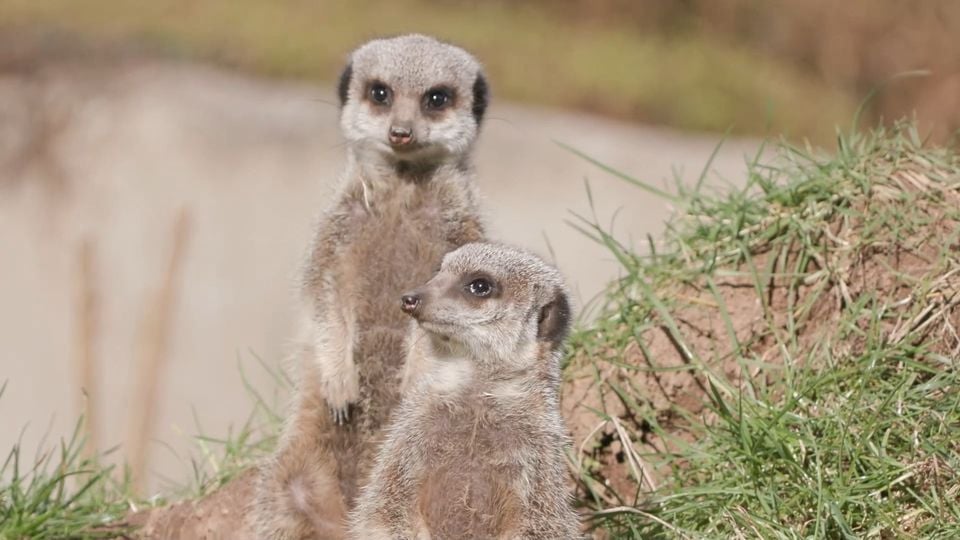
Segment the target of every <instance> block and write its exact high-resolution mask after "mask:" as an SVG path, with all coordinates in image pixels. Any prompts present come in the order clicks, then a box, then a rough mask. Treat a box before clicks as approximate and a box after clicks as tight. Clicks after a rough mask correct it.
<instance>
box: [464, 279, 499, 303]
mask: <svg viewBox="0 0 960 540" xmlns="http://www.w3.org/2000/svg"><path fill="white" fill-rule="evenodd" d="M467 291H468V292H469V293H470V294H472V295H474V296H477V297H480V298H485V297H487V296H490V293H491V292H493V284H492V283H490V282H489V281H487V280H485V279H483V278H477V279H475V280H473V281H471V282H470V283H469V284H467Z"/></svg>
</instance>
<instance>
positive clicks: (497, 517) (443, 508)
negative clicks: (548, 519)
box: [417, 459, 520, 539]
mask: <svg viewBox="0 0 960 540" xmlns="http://www.w3.org/2000/svg"><path fill="white" fill-rule="evenodd" d="M519 473H520V471H519V467H518V466H516V465H511V464H500V465H492V464H490V463H487V462H480V461H473V460H470V459H464V460H460V461H450V462H446V463H443V464H442V465H440V466H438V467H435V468H432V469H431V470H430V471H429V472H428V473H427V476H426V478H424V482H423V484H422V485H421V491H420V493H419V494H418V501H419V508H418V509H417V510H418V511H419V513H420V515H421V516H422V517H423V520H424V523H425V524H426V525H427V528H428V530H429V531H430V533H431V535H432V536H433V537H434V538H438V539H442V538H494V537H496V536H498V535H499V534H500V533H502V532H503V531H505V530H509V529H510V528H511V525H512V524H513V523H514V522H515V520H516V518H517V513H518V511H519V507H520V501H519V499H518V497H517V495H516V493H515V491H514V489H513V487H512V479H514V478H516V477H517V475H518V474H519Z"/></svg>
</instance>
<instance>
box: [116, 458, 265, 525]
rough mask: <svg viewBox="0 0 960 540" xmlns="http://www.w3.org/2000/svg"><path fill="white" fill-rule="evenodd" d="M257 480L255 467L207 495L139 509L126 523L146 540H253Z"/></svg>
mask: <svg viewBox="0 0 960 540" xmlns="http://www.w3.org/2000/svg"><path fill="white" fill-rule="evenodd" d="M255 483H256V471H255V470H253V469H250V470H247V471H246V472H244V473H242V474H241V475H240V476H238V477H237V478H235V479H234V480H233V481H231V482H230V483H228V484H226V485H225V486H223V487H221V488H220V489H218V490H217V491H215V492H213V493H212V494H210V495H208V496H206V497H204V498H201V499H197V500H186V501H179V502H175V503H172V504H170V505H168V506H162V507H158V508H150V509H146V510H142V511H139V512H136V513H134V514H132V515H130V516H129V518H128V520H127V523H125V525H128V526H130V527H132V528H134V529H135V530H136V532H135V533H134V534H133V536H132V537H133V538H139V539H143V540H151V539H156V540H160V539H167V538H177V539H180V540H218V539H222V540H228V539H229V540H253V539H254V538H256V535H255V534H254V532H253V529H252V524H251V522H250V519H249V517H250V511H249V508H250V503H251V501H252V500H253V493H254V485H255Z"/></svg>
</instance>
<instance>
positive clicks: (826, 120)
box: [0, 0, 960, 142]
mask: <svg viewBox="0 0 960 540" xmlns="http://www.w3.org/2000/svg"><path fill="white" fill-rule="evenodd" d="M868 8H869V9H868ZM409 31H420V32H427V33H432V34H436V35H439V36H441V37H443V38H446V39H449V40H452V41H456V42H458V43H461V44H463V45H465V46H467V47H469V48H470V49H471V50H474V51H475V52H476V53H477V54H478V55H479V56H480V57H481V58H482V59H483V60H484V62H485V63H486V65H487V68H488V70H489V71H490V74H491V78H492V79H493V80H494V81H495V82H496V86H495V91H496V92H497V95H498V96H499V97H505V98H508V99H514V100H520V101H525V102H529V103H536V104H542V105H552V106H560V107H568V108H576V109H580V110H585V111H590V112H597V113H601V114H605V115H609V116H614V117H618V118H622V119H628V120H635V121H641V122H646V123H656V124H663V125H670V126H674V127H678V128H682V129H695V130H713V131H723V130H726V129H727V128H729V127H731V126H732V129H733V130H734V132H737V133H749V134H780V133H785V134H787V135H788V136H791V137H793V138H799V137H810V138H812V139H814V140H815V141H818V142H824V141H827V140H828V139H830V138H832V137H833V134H834V131H833V126H834V125H835V124H838V123H841V124H844V125H846V124H847V123H848V122H849V121H850V119H851V118H852V117H853V113H854V110H855V108H856V105H857V103H859V102H860V100H861V99H862V98H863V97H864V96H865V95H866V94H867V93H868V92H869V91H870V90H871V89H873V88H875V87H877V86H878V85H882V84H884V83H885V82H886V81H889V80H890V79H891V78H892V77H894V76H895V75H897V74H900V73H904V72H907V71H912V70H919V69H925V70H929V71H930V75H929V76H927V77H924V78H922V79H913V80H910V81H909V82H900V83H897V84H896V85H894V86H893V87H892V88H891V89H889V90H887V91H885V92H883V93H882V94H881V95H880V96H879V97H878V98H877V99H876V100H875V101H873V103H872V105H871V107H870V108H869V109H868V110H867V111H866V112H867V120H875V119H877V118H879V117H881V116H882V117H884V118H888V119H890V118H898V117H901V116H903V115H907V114H911V113H912V112H913V111H914V110H916V111H917V112H918V114H919V115H920V118H921V129H926V130H932V131H933V133H934V134H935V135H936V136H937V137H938V138H943V137H945V136H946V135H947V134H949V133H950V132H951V131H952V130H955V129H956V128H957V127H960V112H958V111H960V71H958V70H960V67H958V66H960V40H957V39H955V36H956V35H957V33H958V31H960V3H958V2H956V1H953V0H925V1H924V2H920V3H914V2H902V1H898V0H875V1H873V2H870V3H869V5H868V4H863V3H849V2H848V3H842V2H841V3H838V2H830V1H828V0H805V1H799V0H793V1H788V0H778V1H766V2H761V1H757V0H730V1H725V2H716V1H712V0H689V1H685V2H675V1H671V0H650V1H644V2H635V1H631V0H571V1H566V2H553V1H549V2H548V1H546V0H526V1H522V2H499V1H491V2H476V1H473V0H446V1H442V2H427V1H426V0H390V1H386V0H372V1H369V2H363V3H362V4H360V3H349V2H333V1H329V0H324V1H315V2H304V1H301V0H278V1H271V2H264V1H261V0H232V1H223V0H217V1H204V2H187V1H183V0H158V1H154V2H147V3H142V2H136V3H134V2H111V1H109V0H85V1H83V2H75V1H68V0H44V1H42V2H37V1H32V0H7V1H6V2H3V3H2V4H0V35H4V34H5V35H6V38H7V39H6V40H5V42H4V43H3V46H2V47H0V63H2V62H4V57H9V56H10V54H11V51H14V53H13V54H15V49H16V47H15V46H12V45H11V41H12V42H14V43H15V41H16V39H22V36H23V34H24V33H26V34H32V35H33V36H34V38H37V36H38V35H39V39H41V40H47V41H49V40H50V39H51V37H58V39H59V40H61V43H62V40H63V39H67V40H68V41H69V40H70V39H79V40H80V41H82V42H85V43H94V44H97V45H99V46H108V47H113V46H120V47H123V48H128V47H130V46H136V47H140V48H146V49H149V50H152V51H155V52H157V51H159V52H162V53H164V54H169V55H174V56H185V57H190V58H200V59H204V60H213V61H215V62H218V63H221V64H227V65H231V66H234V67H240V68H243V69H246V70H250V71H254V72H257V73H260V74H266V75H270V76H282V77H289V78H298V79H308V80H314V81H329V80H331V79H332V78H334V77H335V76H336V74H337V70H338V69H339V67H340V64H341V62H342V60H343V57H344V55H345V54H346V53H347V52H348V51H349V50H350V49H351V48H352V47H353V46H355V45H356V44H357V43H359V42H362V41H363V40H365V39H368V38H370V37H372V36H376V35H382V34H394V33H400V32H409ZM38 32H39V34H37V33H38ZM15 34H16V35H19V36H20V37H18V38H16V39H13V40H11V37H10V36H12V35H15ZM53 41H57V40H53ZM74 46H75V45H69V46H68V47H74ZM7 63H9V58H7Z"/></svg>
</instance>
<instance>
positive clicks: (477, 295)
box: [350, 243, 579, 540]
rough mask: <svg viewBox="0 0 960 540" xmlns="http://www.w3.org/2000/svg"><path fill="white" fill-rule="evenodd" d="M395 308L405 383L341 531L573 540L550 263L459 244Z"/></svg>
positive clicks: (557, 301) (377, 539)
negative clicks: (404, 342)
mask: <svg viewBox="0 0 960 540" xmlns="http://www.w3.org/2000/svg"><path fill="white" fill-rule="evenodd" d="M401 306H402V311H404V312H406V313H407V314H409V315H411V316H412V317H413V318H414V319H415V324H414V328H413V329H412V332H411V337H410V341H409V356H408V360H407V362H408V363H407V367H406V368H405V369H407V370H409V373H407V377H406V382H405V384H406V388H405V389H404V395H403V400H402V402H401V404H400V405H399V406H398V407H397V409H396V410H395V411H394V416H393V418H392V420H391V423H390V425H389V426H388V427H387V429H386V441H385V442H384V444H383V446H382V447H381V449H380V451H379V453H378V455H377V460H376V464H375V465H374V467H373V469H372V472H371V475H370V478H369V481H368V482H367V484H366V485H365V487H364V488H363V490H362V492H361V495H360V497H359V499H358V502H357V506H356V508H355V509H354V511H353V512H352V513H351V524H350V536H351V537H352V538H357V539H361V538H362V539H365V540H366V539H368V540H387V539H390V540H393V539H408V540H413V539H417V540H420V539H433V540H446V539H466V538H483V539H486V538H498V539H520V538H523V539H551V540H560V539H569V538H577V537H578V531H579V526H578V519H577V515H576V512H575V511H574V509H573V507H572V506H571V503H572V499H571V497H570V494H569V491H568V489H567V485H566V467H565V457H564V447H565V445H566V444H567V443H568V438H567V430H566V428H565V426H564V423H563V420H562V418H561V415H560V406H559V387H560V360H561V355H562V351H561V348H562V344H563V342H564V340H565V338H566V335H567V333H568V330H569V327H570V316H571V314H570V306H569V301H568V294H567V292H566V289H565V287H564V284H563V280H562V278H561V276H560V273H559V272H558V271H557V270H556V269H555V268H553V267H551V266H549V265H547V264H546V263H544V262H543V261H542V260H541V259H539V258H538V257H536V256H534V255H532V254H530V253H528V252H526V251H522V250H520V249H517V248H512V247H507V246H502V245H495V244H486V243H474V244H468V245H466V246H463V247H461V248H459V249H457V250H456V251H453V252H451V253H449V254H448V255H446V257H444V259H443V264H442V267H441V269H440V271H439V273H437V274H436V276H434V277H433V278H432V279H431V280H430V281H429V282H427V283H426V285H424V286H422V287H420V288H419V289H417V290H415V291H413V292H410V293H408V294H406V295H403V297H402V300H401ZM398 311H399V310H398Z"/></svg>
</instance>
